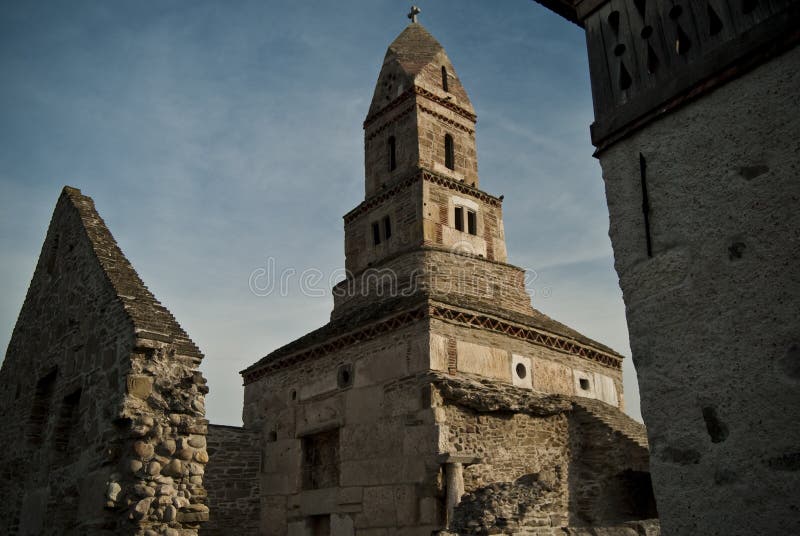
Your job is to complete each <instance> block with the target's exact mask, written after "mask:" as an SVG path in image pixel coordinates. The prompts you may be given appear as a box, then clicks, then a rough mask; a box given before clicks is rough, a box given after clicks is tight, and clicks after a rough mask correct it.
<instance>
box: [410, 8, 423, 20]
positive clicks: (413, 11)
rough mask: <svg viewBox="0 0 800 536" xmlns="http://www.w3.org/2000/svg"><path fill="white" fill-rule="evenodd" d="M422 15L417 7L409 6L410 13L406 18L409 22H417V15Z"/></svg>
mask: <svg viewBox="0 0 800 536" xmlns="http://www.w3.org/2000/svg"><path fill="white" fill-rule="evenodd" d="M420 13H422V10H421V9H420V8H418V7H417V6H411V13H409V14H408V18H409V19H411V22H417V15H419V14H420Z"/></svg>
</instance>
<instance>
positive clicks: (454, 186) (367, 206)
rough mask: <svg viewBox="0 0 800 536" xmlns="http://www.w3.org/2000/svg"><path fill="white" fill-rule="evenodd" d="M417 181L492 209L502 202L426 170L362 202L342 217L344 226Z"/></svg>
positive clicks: (459, 182)
mask: <svg viewBox="0 0 800 536" xmlns="http://www.w3.org/2000/svg"><path fill="white" fill-rule="evenodd" d="M419 180H425V181H428V182H432V183H434V184H438V185H439V186H444V187H446V188H449V189H451V190H455V191H457V192H459V193H461V194H465V195H468V196H470V197H474V198H476V199H479V200H481V201H483V202H484V203H488V204H489V205H492V206H493V207H499V206H500V205H501V204H502V202H503V201H502V199H501V198H499V197H494V196H493V195H489V194H487V193H486V192H483V191H481V190H478V189H477V188H474V187H472V186H468V185H466V184H464V183H463V182H461V181H457V180H453V179H450V178H447V177H443V176H441V175H437V174H435V173H433V172H430V171H428V170H425V169H422V170H420V171H418V172H416V173H414V174H413V175H411V176H410V177H408V178H405V179H403V180H401V181H400V182H399V183H397V184H395V185H394V186H392V187H391V188H389V189H388V190H386V191H385V192H381V193H379V194H378V195H374V196H372V197H370V198H369V199H367V200H365V201H363V202H362V203H361V204H360V205H358V206H357V207H356V208H354V209H353V210H351V211H350V212H348V213H347V214H345V215H344V222H345V224H347V223H350V222H352V221H354V220H355V219H357V218H358V217H359V216H361V215H363V214H366V213H367V212H369V211H370V210H372V209H373V208H375V207H377V206H379V205H380V204H382V203H383V202H384V201H386V200H387V199H389V198H390V197H392V196H394V195H396V194H397V193H398V192H401V191H403V190H405V189H406V188H408V187H410V186H411V185H412V184H414V183H416V182H417V181H419Z"/></svg>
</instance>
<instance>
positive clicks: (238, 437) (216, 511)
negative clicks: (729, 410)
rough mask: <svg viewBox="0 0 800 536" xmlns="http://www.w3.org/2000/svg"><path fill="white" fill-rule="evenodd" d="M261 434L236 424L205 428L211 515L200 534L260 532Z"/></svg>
mask: <svg viewBox="0 0 800 536" xmlns="http://www.w3.org/2000/svg"><path fill="white" fill-rule="evenodd" d="M261 439H262V436H261V434H259V433H257V432H253V431H250V430H247V429H245V428H239V427H236V426H222V425H215V424H212V425H210V426H209V427H208V436H207V442H208V446H207V450H208V457H209V461H208V465H207V466H206V473H205V475H204V479H203V481H204V483H205V486H206V489H207V490H208V507H209V510H210V516H209V521H208V523H205V524H204V525H203V528H202V530H201V531H200V534H201V535H202V536H227V535H228V534H230V533H231V530H232V528H233V527H235V528H236V534H237V535H239V536H256V535H258V534H259V530H258V529H259V522H260V519H259V517H260V516H259V514H260V511H259V509H260V506H261V504H260V501H261V499H260V497H261V493H260V492H261V487H260V482H259V478H260V472H261V443H262V440H261Z"/></svg>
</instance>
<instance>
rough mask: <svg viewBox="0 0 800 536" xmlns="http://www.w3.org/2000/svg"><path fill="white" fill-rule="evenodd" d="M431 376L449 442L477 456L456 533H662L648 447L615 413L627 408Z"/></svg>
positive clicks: (458, 452) (460, 453)
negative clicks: (658, 521)
mask: <svg viewBox="0 0 800 536" xmlns="http://www.w3.org/2000/svg"><path fill="white" fill-rule="evenodd" d="M431 380H432V382H433V385H434V386H435V388H436V396H435V397H434V404H435V406H437V407H438V409H437V412H436V415H437V422H438V423H439V425H440V429H441V430H442V431H443V433H445V434H446V436H445V440H444V444H446V445H447V450H448V452H449V453H450V454H451V456H453V457H455V458H460V459H466V460H470V462H469V463H468V465H467V466H466V467H465V468H464V472H463V475H464V476H463V478H464V489H465V492H466V493H465V495H464V496H463V497H462V500H461V502H460V503H459V505H458V506H457V507H456V510H455V515H454V519H453V520H452V522H451V524H450V526H449V529H448V530H449V531H451V532H454V533H458V534H526V535H527V534H532V535H542V536H544V535H555V534H608V535H628V534H638V533H639V532H636V531H637V530H639V529H637V528H636V527H637V526H638V525H641V526H642V527H645V526H647V527H651V528H653V527H655V528H654V529H653V530H655V532H652V531H651V532H641V533H642V534H657V533H658V532H657V530H658V523H657V521H653V518H655V517H656V516H657V512H656V511H655V503H654V502H653V501H652V488H651V487H650V479H649V473H648V467H647V461H648V455H647V450H646V448H645V447H643V446H642V445H640V444H639V443H637V442H636V441H635V440H634V439H631V438H629V437H628V436H627V435H626V434H631V433H632V430H633V429H634V428H635V427H634V426H633V425H631V426H629V427H625V428H623V429H620V428H616V427H614V424H615V423H618V422H624V419H627V417H623V418H616V417H615V415H617V414H621V412H620V410H619V409H617V408H614V407H612V406H609V405H607V404H603V403H601V402H598V401H592V402H591V403H588V404H587V403H586V402H585V401H584V400H582V399H579V398H577V397H564V396H558V395H544V394H541V393H536V392H533V391H529V390H526V389H520V388H518V387H513V386H508V385H504V384H501V383H498V382H495V381H492V380H488V379H477V378H466V377H461V376H453V375H444V374H433V375H432V376H431ZM580 404H584V405H580ZM601 406H602V407H601ZM609 423H611V424H609ZM582 527H586V528H585V529H584V528H582ZM589 527H591V528H589ZM593 530H596V531H597V532H591V531H593ZM648 530H649V529H648ZM642 531H644V529H642Z"/></svg>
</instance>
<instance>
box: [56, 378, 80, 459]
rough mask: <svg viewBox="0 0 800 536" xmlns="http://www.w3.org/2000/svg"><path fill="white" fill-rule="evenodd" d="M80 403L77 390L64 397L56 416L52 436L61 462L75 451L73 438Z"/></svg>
mask: <svg viewBox="0 0 800 536" xmlns="http://www.w3.org/2000/svg"><path fill="white" fill-rule="evenodd" d="M80 403H81V390H80V389H78V390H77V391H75V392H74V393H71V394H69V395H67V396H65V397H64V400H63V402H62V403H61V409H60V411H59V414H58V423H57V424H56V430H55V435H54V442H55V450H56V452H58V453H59V456H60V458H61V460H62V461H66V460H68V459H69V458H70V457H71V454H72V453H73V451H74V450H75V445H74V443H75V438H74V437H73V436H74V434H75V432H76V430H77V428H78V424H79V419H78V416H79V413H78V411H79V408H80Z"/></svg>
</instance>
